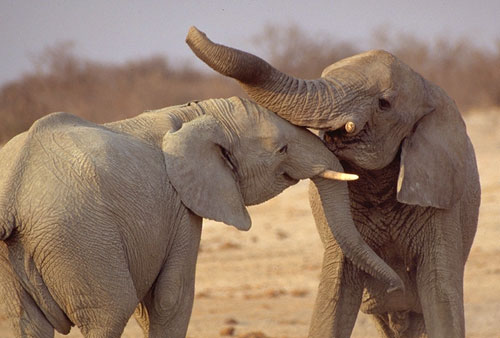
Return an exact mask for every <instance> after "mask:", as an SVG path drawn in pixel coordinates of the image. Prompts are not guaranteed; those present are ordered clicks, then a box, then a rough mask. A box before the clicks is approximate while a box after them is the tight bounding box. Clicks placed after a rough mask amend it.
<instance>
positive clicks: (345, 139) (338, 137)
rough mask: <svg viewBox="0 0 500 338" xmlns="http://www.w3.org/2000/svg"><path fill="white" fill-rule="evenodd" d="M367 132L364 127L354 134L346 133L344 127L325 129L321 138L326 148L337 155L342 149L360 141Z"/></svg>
mask: <svg viewBox="0 0 500 338" xmlns="http://www.w3.org/2000/svg"><path fill="white" fill-rule="evenodd" d="M366 134H367V131H366V128H363V129H362V130H361V131H359V133H357V134H356V135H351V134H349V133H347V131H346V130H345V128H344V127H341V128H338V129H335V130H329V131H325V132H324V134H323V136H322V139H323V142H324V143H325V145H326V146H327V148H328V149H330V151H331V152H333V153H334V154H335V155H339V153H341V152H342V151H343V150H346V149H348V148H349V147H350V146H352V145H355V144H357V143H359V142H361V141H362V139H363V137H365V136H366Z"/></svg>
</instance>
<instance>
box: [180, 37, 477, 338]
mask: <svg viewBox="0 0 500 338" xmlns="http://www.w3.org/2000/svg"><path fill="white" fill-rule="evenodd" d="M186 41H187V43H188V44H189V46H190V47H191V49H193V51H194V52H195V54H196V55H197V56H198V57H200V58H201V59H202V60H203V61H204V62H206V63H207V64H208V65H209V66H210V67H212V68H213V69H215V70H216V71H218V72H220V73H222V74H224V75H226V76H230V77H233V78H235V79H237V80H238V81H239V82H240V84H241V85H242V87H243V88H244V90H245V91H246V92H247V93H248V95H249V96H250V97H251V98H252V99H253V100H255V101H256V102H257V103H259V104H261V105H262V106H264V107H266V108H267V109H269V110H271V111H273V112H275V113H277V114H278V115H279V116H281V117H283V118H284V119H286V120H288V121H290V122H291V123H293V124H295V125H298V126H303V127H309V128H314V129H318V130H320V131H321V133H320V134H321V137H322V138H323V141H324V143H325V144H326V145H327V147H328V148H329V149H330V150H331V151H332V152H333V153H334V154H335V155H337V156H338V158H339V160H340V162H341V164H342V165H343V167H344V169H345V170H346V171H349V172H353V173H355V174H358V175H359V177H360V179H359V180H357V181H353V182H349V184H348V189H349V196H350V207H351V211H352V215H353V218H354V223H355V224H356V228H357V229H358V230H359V232H360V233H361V237H362V239H363V240H364V241H365V242H366V243H368V245H369V246H370V248H372V249H373V251H374V254H372V255H375V254H377V255H378V256H380V257H381V258H382V259H383V260H384V261H385V262H386V263H387V264H388V265H389V266H390V267H391V268H392V269H391V270H387V268H386V267H385V266H381V265H379V264H378V262H377V261H374V260H372V259H371V257H365V256H364V255H365V254H367V253H368V252H369V251H367V250H363V251H359V250H358V247H359V246H358V245H357V244H358V243H359V241H357V240H346V239H345V238H341V237H338V236H337V234H335V233H332V232H331V231H330V229H331V228H335V226H332V222H337V220H336V219H333V218H331V217H330V216H329V213H330V212H329V210H328V208H329V207H328V204H327V203H325V200H328V199H329V198H331V197H332V196H331V195H329V194H325V193H324V192H322V191H321V190H319V191H318V189H316V187H315V186H314V185H312V186H311V192H310V200H311V206H312V209H313V213H314V217H315V220H316V224H317V227H318V230H319V234H320V236H321V239H322V241H323V244H324V246H325V252H324V259H323V269H322V272H321V280H320V285H319V291H318V295H317V299H316V304H315V308H314V313H313V318H312V323H311V327H310V333H309V335H310V336H311V337H321V338H324V337H349V336H350V334H351V332H352V329H353V326H354V323H355V320H356V317H357V314H358V311H359V309H361V310H362V311H363V312H365V313H369V314H372V315H373V316H372V317H373V318H374V320H375V322H376V325H377V327H378V329H379V332H380V333H381V335H382V336H384V337H422V336H429V337H434V338H442V337H464V336H465V324H464V305H463V273H464V265H465V262H466V260H467V256H468V254H469V251H470V248H471V245H472V241H473V239H474V235H475V232H476V227H477V221H478V211H479V204H480V185H479V175H478V170H477V165H476V159H475V155H474V150H473V147H472V144H471V142H470V140H469V137H468V136H467V133H466V128H465V124H464V121H463V120H462V117H461V115H460V113H459V111H458V109H457V107H456V105H455V103H454V102H453V100H452V99H451V98H449V97H448V95H447V94H446V93H445V92H444V90H442V89H441V88H439V87H438V86H436V85H435V84H433V83H431V82H429V81H427V80H426V79H424V78H423V77H422V76H421V75H419V74H418V73H416V72H415V71H413V70H412V69H411V68H410V67H408V66H407V65H406V64H404V63H403V62H402V61H400V60H399V59H398V58H397V57H395V56H394V55H391V54H390V53H388V52H385V51H380V50H376V51H369V52H366V53H362V54H359V55H355V56H352V57H349V58H346V59H343V60H340V61H338V62H336V63H334V64H332V65H331V66H329V67H327V68H326V69H325V70H324V71H323V74H322V75H321V77H320V78H319V79H316V80H302V79H298V78H295V77H292V76H289V75H287V74H284V73H282V72H280V71H279V70H277V69H275V68H274V67H272V66H271V65H269V64H268V63H267V62H265V61H264V60H262V59H260V58H258V57H256V56H254V55H251V54H249V53H246V52H243V51H239V50H236V49H233V48H229V47H225V46H223V45H219V44H215V43H213V42H212V41H210V40H209V39H208V38H207V37H206V36H205V34H204V33H202V32H200V31H198V30H197V29H196V28H194V27H193V28H191V30H190V31H189V34H188V37H187V40H186ZM325 206H327V207H325ZM347 244H349V245H347ZM360 262H361V263H362V264H360ZM367 262H368V263H369V264H371V263H373V265H370V266H369V267H368V268H367V266H366V265H365V264H366V263H367ZM373 271H375V272H377V273H374V272H373ZM381 271H384V272H383V273H382V274H380V273H379V272H381ZM391 271H392V272H394V271H395V272H396V276H394V275H392V274H390V272H391ZM381 276H382V278H381ZM387 291H389V292H387ZM391 291H392V292H391Z"/></svg>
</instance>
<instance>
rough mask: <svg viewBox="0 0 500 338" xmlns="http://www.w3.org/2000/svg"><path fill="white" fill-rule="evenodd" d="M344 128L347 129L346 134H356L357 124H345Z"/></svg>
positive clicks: (350, 122)
mask: <svg viewBox="0 0 500 338" xmlns="http://www.w3.org/2000/svg"><path fill="white" fill-rule="evenodd" d="M344 128H345V131H346V132H348V133H349V134H351V133H354V130H356V124H355V123H354V122H352V121H349V122H347V123H346V124H345V126H344Z"/></svg>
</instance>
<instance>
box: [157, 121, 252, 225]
mask: <svg viewBox="0 0 500 338" xmlns="http://www.w3.org/2000/svg"><path fill="white" fill-rule="evenodd" d="M226 142H227V141H226V138H225V135H224V132H223V130H222V128H221V126H220V125H219V124H218V123H217V121H216V120H215V119H214V118H213V117H211V116H207V115H204V116H202V117H199V118H197V119H194V120H192V121H190V122H187V123H184V124H183V125H182V127H181V128H180V129H179V130H176V131H170V132H168V133H167V134H165V136H164V137H163V146H162V148H163V154H164V158H165V165H166V169H167V174H168V177H169V180H170V182H171V183H172V185H173V186H174V188H175V190H176V191H177V192H178V194H179V196H180V198H181V200H182V203H183V204H184V205H185V206H186V207H187V208H189V209H190V210H191V211H192V212H194V213H195V214H197V215H198V216H201V217H204V218H208V219H212V220H215V221H219V222H224V223H226V224H228V225H233V226H235V227H236V228H238V229H239V230H248V229H250V226H251V220H250V216H249V215H248V212H247V210H246V208H245V204H244V202H243V197H242V195H241V193H240V189H239V185H238V183H237V181H236V178H235V174H234V173H233V172H232V170H231V168H229V166H228V164H227V163H226V161H225V160H224V158H223V155H222V152H221V147H224V148H225V149H228V147H227V144H226Z"/></svg>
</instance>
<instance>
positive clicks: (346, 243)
mask: <svg viewBox="0 0 500 338" xmlns="http://www.w3.org/2000/svg"><path fill="white" fill-rule="evenodd" d="M312 181H313V183H314V187H315V188H316V189H317V193H318V196H319V199H320V201H321V206H313V208H317V207H321V208H322V209H323V210H322V211H323V212H322V213H323V214H324V216H325V217H326V223H327V224H328V227H329V228H330V230H331V232H332V234H333V237H334V238H335V240H336V242H337V243H338V245H339V246H340V249H341V250H342V252H343V253H344V255H345V256H346V257H347V258H348V259H349V260H350V261H351V262H352V263H353V264H354V265H355V266H357V267H358V268H360V269H361V270H363V271H365V272H367V273H368V274H370V275H371V276H373V277H375V278H377V279H379V280H381V281H383V282H386V283H387V284H389V289H388V290H387V292H393V291H396V290H400V291H403V292H404V284H403V281H402V280H401V278H400V277H399V276H398V274H397V273H396V272H395V271H394V270H393V269H392V268H391V267H390V266H389V265H387V263H386V262H385V261H384V260H382V258H380V257H379V256H378V255H377V254H376V253H375V252H374V251H373V250H372V249H371V248H370V247H369V246H368V244H366V242H365V241H364V240H363V238H362V237H361V235H360V233H359V232H358V230H357V229H356V226H355V225H354V222H353V220H352V216H351V212H350V203H349V193H348V189H347V183H346V182H339V181H331V180H327V179H324V178H321V177H314V178H312ZM312 203H314V201H312Z"/></svg>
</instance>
